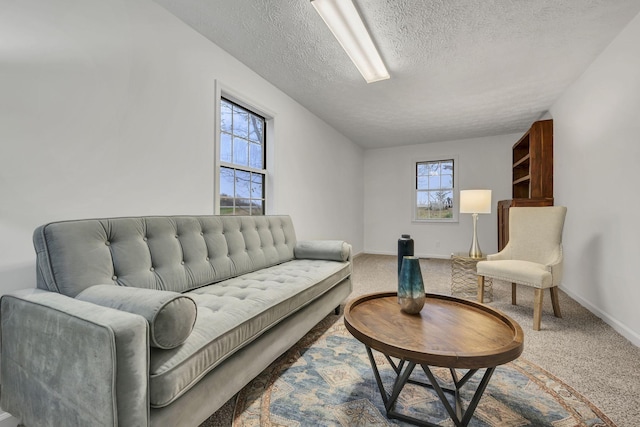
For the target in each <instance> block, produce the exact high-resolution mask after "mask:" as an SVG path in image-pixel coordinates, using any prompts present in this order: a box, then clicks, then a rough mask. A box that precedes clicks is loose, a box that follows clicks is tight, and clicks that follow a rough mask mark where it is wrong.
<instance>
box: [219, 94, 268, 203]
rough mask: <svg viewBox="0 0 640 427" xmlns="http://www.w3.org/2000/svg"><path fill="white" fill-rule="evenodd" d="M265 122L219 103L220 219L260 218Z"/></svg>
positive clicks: (239, 108)
mask: <svg viewBox="0 0 640 427" xmlns="http://www.w3.org/2000/svg"><path fill="white" fill-rule="evenodd" d="M265 128H266V120H265V118H264V117H262V116H260V115H258V114H256V113H254V112H252V111H250V110H248V109H246V108H244V107H242V106H240V105H238V104H236V103H235V102H232V101H230V100H228V99H225V98H221V100H220V159H219V160H220V175H219V178H220V215H264V212H265V177H266V175H267V171H266V158H265V156H266V150H265V148H266V137H265Z"/></svg>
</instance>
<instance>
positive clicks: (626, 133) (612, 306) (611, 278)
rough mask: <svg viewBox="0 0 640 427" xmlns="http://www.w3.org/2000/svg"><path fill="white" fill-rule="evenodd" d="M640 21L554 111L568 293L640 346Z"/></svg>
mask: <svg viewBox="0 0 640 427" xmlns="http://www.w3.org/2000/svg"><path fill="white" fill-rule="evenodd" d="M639 40H640V15H638V16H636V17H635V18H634V19H633V20H632V21H631V23H630V24H629V25H628V26H627V27H626V28H625V29H624V30H623V31H622V32H621V33H620V35H619V36H618V37H617V38H616V39H615V40H614V41H613V42H612V43H611V44H610V45H609V46H608V47H607V48H606V49H605V50H604V52H603V53H602V54H601V55H600V56H599V57H598V58H597V59H596V60H595V61H594V62H593V64H591V66H590V67H589V68H588V69H587V70H586V71H585V73H584V74H583V75H582V76H581V77H580V78H579V79H578V80H577V81H576V82H575V83H574V84H573V85H572V86H571V87H570V88H569V89H568V90H567V91H566V92H565V93H564V94H563V95H562V97H561V98H560V99H559V100H558V101H557V102H556V103H555V104H554V106H553V107H552V108H551V115H552V116H553V119H554V145H555V161H554V179H555V199H556V204H562V205H565V206H567V207H568V211H567V219H566V223H565V231H564V240H563V242H564V247H565V256H566V258H565V275H564V279H563V285H562V288H563V289H564V290H565V291H566V292H568V293H569V294H570V295H572V296H573V297H574V298H575V299H576V300H578V301H580V302H581V303H582V304H583V305H585V306H587V307H589V308H590V309H591V310H592V311H593V312H595V313H596V314H598V315H599V316H600V317H602V318H604V319H605V320H606V321H607V322H608V323H610V324H611V325H612V326H613V327H614V328H616V329H617V330H618V331H619V332H621V333H622V334H623V335H625V336H626V337H627V338H628V339H630V340H631V341H632V342H634V343H635V344H636V345H639V346H640V310H638V305H640V285H639V284H638V270H637V264H638V262H640V246H639V244H638V242H639V240H640V226H639V225H638V224H640V222H639V221H638V212H640V199H639V198H638V197H637V195H638V184H639V183H640V178H639V177H638V170H639V168H640V163H639V162H640V55H639V50H638V41H639Z"/></svg>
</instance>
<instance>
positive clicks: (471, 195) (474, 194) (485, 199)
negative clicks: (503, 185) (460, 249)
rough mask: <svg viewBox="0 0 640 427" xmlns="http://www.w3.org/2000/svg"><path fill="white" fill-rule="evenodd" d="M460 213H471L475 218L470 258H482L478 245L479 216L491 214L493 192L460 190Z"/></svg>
mask: <svg viewBox="0 0 640 427" xmlns="http://www.w3.org/2000/svg"><path fill="white" fill-rule="evenodd" d="M460 213H470V214H472V216H473V240H472V241H471V249H469V256H470V257H471V258H482V251H481V250H480V245H478V233H477V230H478V214H488V213H491V190H460Z"/></svg>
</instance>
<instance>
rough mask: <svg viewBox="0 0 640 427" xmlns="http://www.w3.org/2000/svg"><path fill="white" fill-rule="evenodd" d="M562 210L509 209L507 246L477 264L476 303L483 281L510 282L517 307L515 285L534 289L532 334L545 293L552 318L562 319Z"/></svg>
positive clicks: (481, 292)
mask: <svg viewBox="0 0 640 427" xmlns="http://www.w3.org/2000/svg"><path fill="white" fill-rule="evenodd" d="M566 214H567V208H566V207H564V206H546V207H513V208H510V209H509V242H508V243H507V245H506V246H505V247H504V248H503V249H502V250H501V251H500V252H498V253H497V254H494V255H488V256H487V260H486V261H480V262H478V264H477V267H476V268H477V273H478V301H480V302H482V300H483V299H484V278H485V277H491V278H493V279H497V280H504V281H506V282H511V304H513V305H516V284H520V285H526V286H531V287H533V288H535V299H534V306H533V330H534V331H539V330H540V318H541V314H542V313H541V312H542V296H543V291H544V289H547V288H548V289H549V291H550V292H551V302H552V304H553V314H554V315H555V316H556V317H562V314H561V313H560V305H559V303H558V285H559V284H560V281H561V280H562V229H563V227H564V219H565V216H566Z"/></svg>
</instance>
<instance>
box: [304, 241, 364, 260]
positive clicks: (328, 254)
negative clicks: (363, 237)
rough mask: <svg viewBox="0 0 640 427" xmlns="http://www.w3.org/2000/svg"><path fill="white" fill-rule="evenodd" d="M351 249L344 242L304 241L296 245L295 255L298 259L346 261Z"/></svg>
mask: <svg viewBox="0 0 640 427" xmlns="http://www.w3.org/2000/svg"><path fill="white" fill-rule="evenodd" d="M350 251H351V248H350V246H349V244H348V243H347V242H344V241H342V240H302V241H299V242H298V243H297V244H296V247H295V248H294V254H295V256H296V258H298V259H326V260H330V261H343V262H344V261H346V260H348V259H349V252H350Z"/></svg>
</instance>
